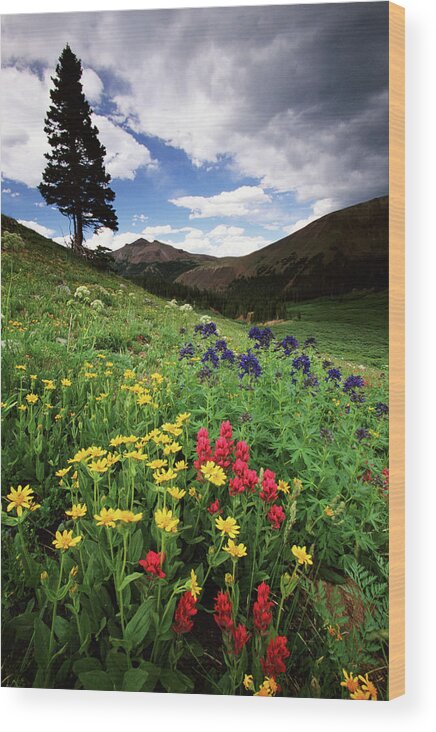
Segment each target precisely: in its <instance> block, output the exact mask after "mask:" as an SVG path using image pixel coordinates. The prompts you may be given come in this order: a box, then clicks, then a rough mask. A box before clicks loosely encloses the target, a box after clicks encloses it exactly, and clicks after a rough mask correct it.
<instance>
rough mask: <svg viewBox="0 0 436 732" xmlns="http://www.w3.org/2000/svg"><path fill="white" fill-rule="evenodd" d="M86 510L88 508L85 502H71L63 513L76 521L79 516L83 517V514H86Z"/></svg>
mask: <svg viewBox="0 0 436 732" xmlns="http://www.w3.org/2000/svg"><path fill="white" fill-rule="evenodd" d="M87 511H88V508H87V506H86V504H85V503H83V504H81V503H73V505H72V506H71V508H70V509H69V510H68V511H65V514H66V515H67V516H71V518H72V519H74V521H76V520H77V519H79V518H83V516H85V515H86V513H87Z"/></svg>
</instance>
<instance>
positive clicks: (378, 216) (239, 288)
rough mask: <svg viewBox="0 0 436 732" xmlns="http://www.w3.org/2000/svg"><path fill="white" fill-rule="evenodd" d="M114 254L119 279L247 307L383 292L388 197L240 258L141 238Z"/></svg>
mask: <svg viewBox="0 0 436 732" xmlns="http://www.w3.org/2000/svg"><path fill="white" fill-rule="evenodd" d="M113 256H114V258H115V261H116V264H117V268H118V271H119V272H120V274H122V275H124V276H127V277H131V278H133V279H135V280H136V281H141V280H142V281H143V283H145V284H146V286H147V287H153V282H154V281H160V282H161V283H166V285H169V284H172V286H173V288H174V294H175V295H176V296H181V297H183V295H184V294H186V295H189V291H190V290H193V291H195V292H198V291H201V292H209V293H211V294H212V293H214V294H216V295H217V296H221V297H222V298H224V299H226V300H227V301H228V302H239V303H244V307H245V305H246V306H247V307H249V308H253V307H255V305H256V304H257V303H258V302H259V301H262V302H264V303H266V302H268V301H270V300H273V301H275V302H276V301H278V300H279V299H280V300H294V301H295V300H300V299H310V298H315V297H320V296H323V295H341V294H344V293H346V292H350V291H352V290H368V289H376V290H382V289H385V288H387V287H388V265H389V253H388V197H387V196H385V197H382V198H374V199H372V200H370V201H365V202H364V203H359V204H357V205H354V206H349V207H347V208H344V209H341V210H339V211H334V212H333V213H330V214H327V215H326V216H323V217H321V218H319V219H317V220H316V221H313V222H312V223H311V224H308V225H307V226H305V227H304V228H303V229H300V230H299V231H296V232H295V233H293V234H290V235H289V236H285V237H284V238H283V239H280V240H279V241H276V242H274V243H273V244H269V245H268V246H266V247H264V248H263V249H259V250H258V251H255V252H252V253H251V254H248V255H246V256H243V257H212V256H208V255H206V254H191V253H190V252H185V251H184V250H183V249H176V248H175V247H172V246H170V245H169V244H163V243H162V242H158V241H154V242H148V241H147V240H145V239H138V240H137V241H135V242H133V243H132V244H127V245H126V246H124V247H122V249H118V250H117V251H115V252H114V253H113ZM156 286H158V284H157V282H156ZM165 294H170V290H168V289H166V290H165ZM250 303H251V304H250ZM236 309H237V308H236ZM243 310H244V308H242V310H241V312H242V311H243Z"/></svg>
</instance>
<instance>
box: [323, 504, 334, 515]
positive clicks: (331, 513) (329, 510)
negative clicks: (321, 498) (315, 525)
mask: <svg viewBox="0 0 436 732" xmlns="http://www.w3.org/2000/svg"><path fill="white" fill-rule="evenodd" d="M324 513H325V515H326V516H329V517H330V516H334V515H335V512H334V511H333V509H332V508H331V506H326V507H325V509H324Z"/></svg>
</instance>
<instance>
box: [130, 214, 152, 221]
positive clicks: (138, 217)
mask: <svg viewBox="0 0 436 732" xmlns="http://www.w3.org/2000/svg"><path fill="white" fill-rule="evenodd" d="M147 220H148V216H146V215H145V214H143V213H141V214H133V216H132V224H136V223H138V222H141V223H143V222H144V221H147Z"/></svg>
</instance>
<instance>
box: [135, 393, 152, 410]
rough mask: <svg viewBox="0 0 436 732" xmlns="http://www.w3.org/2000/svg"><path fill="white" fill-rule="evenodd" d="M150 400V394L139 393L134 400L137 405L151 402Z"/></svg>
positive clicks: (141, 405)
mask: <svg viewBox="0 0 436 732" xmlns="http://www.w3.org/2000/svg"><path fill="white" fill-rule="evenodd" d="M152 401H153V399H152V397H151V396H150V394H141V396H139V397H138V398H137V400H136V403H137V404H138V405H139V406H140V407H143V406H144V405H145V404H151V402H152Z"/></svg>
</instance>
